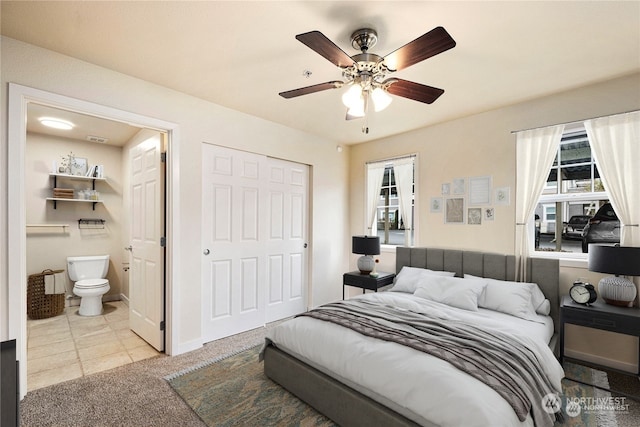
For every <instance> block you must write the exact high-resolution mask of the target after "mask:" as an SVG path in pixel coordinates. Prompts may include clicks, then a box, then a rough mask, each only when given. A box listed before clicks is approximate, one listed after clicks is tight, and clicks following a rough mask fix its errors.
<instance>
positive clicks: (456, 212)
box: [444, 197, 464, 224]
mask: <svg viewBox="0 0 640 427" xmlns="http://www.w3.org/2000/svg"><path fill="white" fill-rule="evenodd" d="M444 222H445V224H464V197H452V198H449V199H447V200H446V201H445V204H444Z"/></svg>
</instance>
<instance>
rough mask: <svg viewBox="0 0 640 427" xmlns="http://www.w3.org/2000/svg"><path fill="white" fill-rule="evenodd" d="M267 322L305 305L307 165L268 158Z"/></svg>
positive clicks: (291, 312) (296, 311)
mask: <svg viewBox="0 0 640 427" xmlns="http://www.w3.org/2000/svg"><path fill="white" fill-rule="evenodd" d="M267 165H268V172H269V175H268V178H269V181H268V184H269V186H268V190H267V191H268V197H267V199H268V200H267V208H266V209H265V212H266V213H267V218H268V224H267V227H268V235H267V281H268V283H267V286H268V291H267V312H266V313H267V318H266V321H267V322H273V321H275V320H280V319H284V318H286V317H289V316H293V315H296V314H298V313H302V312H304V311H305V310H306V308H307V283H308V280H307V275H308V271H307V252H308V249H307V241H308V239H307V230H308V228H309V227H308V219H307V215H308V210H307V206H308V204H309V203H308V200H307V199H308V197H307V193H308V187H309V166H307V165H302V164H299V163H293V162H288V161H284V160H279V159H273V158H269V159H268V161H267Z"/></svg>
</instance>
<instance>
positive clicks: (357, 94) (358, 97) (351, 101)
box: [342, 84, 364, 108]
mask: <svg viewBox="0 0 640 427" xmlns="http://www.w3.org/2000/svg"><path fill="white" fill-rule="evenodd" d="M342 103H343V104H344V105H345V107H347V108H357V106H358V105H359V104H364V102H363V101H362V86H360V85H359V84H354V85H352V86H351V87H350V88H349V89H348V90H347V91H346V92H345V93H344V94H343V95H342Z"/></svg>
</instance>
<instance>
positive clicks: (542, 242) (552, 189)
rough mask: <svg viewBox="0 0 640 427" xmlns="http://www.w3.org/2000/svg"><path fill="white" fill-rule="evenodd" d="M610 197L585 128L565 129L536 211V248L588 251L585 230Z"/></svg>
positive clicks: (558, 250) (550, 250)
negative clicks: (601, 177)
mask: <svg viewBox="0 0 640 427" xmlns="http://www.w3.org/2000/svg"><path fill="white" fill-rule="evenodd" d="M608 199H609V195H608V194H607V192H606V190H605V188H604V185H603V184H602V180H601V179H600V173H599V172H598V167H597V165H596V163H595V161H594V158H593V155H592V153H591V146H590V144H589V140H588V138H587V133H586V131H585V129H584V127H580V128H573V129H567V130H565V133H564V134H563V136H562V139H561V141H560V146H559V148H558V152H557V154H556V157H555V160H554V162H553V165H552V166H551V170H550V171H549V176H548V178H547V182H546V184H545V187H544V190H543V192H542V195H541V196H540V199H539V200H538V205H537V207H536V210H535V215H534V216H535V217H536V218H540V220H539V221H536V223H535V229H536V230H535V231H536V239H535V250H536V251H546V252H565V253H567V252H575V253H582V252H586V251H587V250H588V245H587V243H588V242H587V241H586V240H589V239H586V240H585V239H583V232H584V231H585V229H587V230H588V229H589V228H590V227H591V228H594V229H595V228H596V225H592V224H590V220H591V219H592V217H593V216H594V215H595V214H596V212H597V211H598V210H599V209H600V208H601V207H602V206H604V205H605V204H606V203H607V201H608ZM592 231H593V230H592ZM612 238H613V239H614V240H615V238H614V237H612ZM618 239H619V236H618ZM583 240H585V242H583Z"/></svg>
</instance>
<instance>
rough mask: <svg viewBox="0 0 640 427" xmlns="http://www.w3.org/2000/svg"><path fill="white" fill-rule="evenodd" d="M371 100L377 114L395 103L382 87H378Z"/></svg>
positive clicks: (372, 93)
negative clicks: (392, 102)
mask: <svg viewBox="0 0 640 427" xmlns="http://www.w3.org/2000/svg"><path fill="white" fill-rule="evenodd" d="M371 99H372V100H373V108H374V110H375V111H376V112H378V111H382V110H384V109H385V108H387V107H388V106H389V104H391V101H393V98H391V96H390V95H389V94H388V93H387V92H386V91H385V90H384V89H382V88H381V87H377V88H375V89H374V90H373V92H371Z"/></svg>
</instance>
